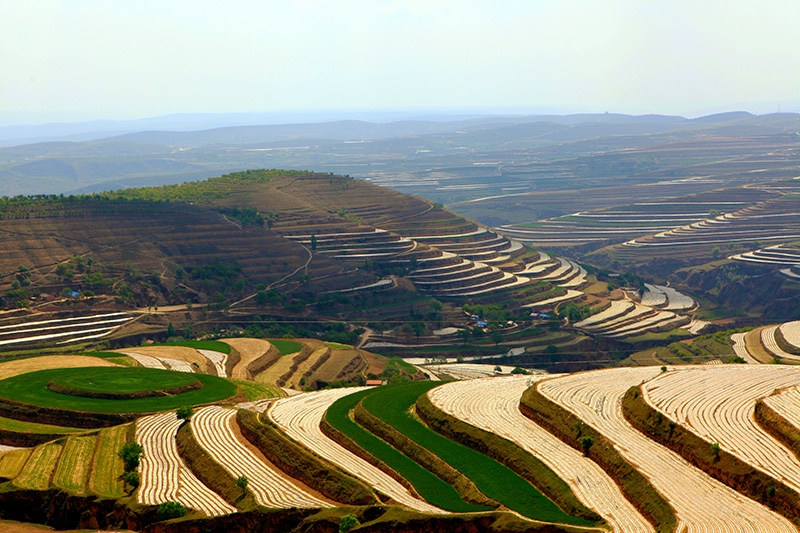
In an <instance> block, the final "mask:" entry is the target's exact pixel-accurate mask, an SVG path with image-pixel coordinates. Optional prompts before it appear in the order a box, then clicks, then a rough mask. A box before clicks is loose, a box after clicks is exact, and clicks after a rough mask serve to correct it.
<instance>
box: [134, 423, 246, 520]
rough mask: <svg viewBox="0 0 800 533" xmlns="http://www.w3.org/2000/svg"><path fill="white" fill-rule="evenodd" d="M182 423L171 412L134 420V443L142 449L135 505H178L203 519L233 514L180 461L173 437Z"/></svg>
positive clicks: (225, 503)
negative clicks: (194, 511)
mask: <svg viewBox="0 0 800 533" xmlns="http://www.w3.org/2000/svg"><path fill="white" fill-rule="evenodd" d="M182 422H183V421H182V420H179V419H178V418H177V417H176V416H175V413H174V412H169V413H161V414H157V415H151V416H146V417H143V418H140V419H139V420H137V421H136V442H138V443H139V444H141V445H142V447H143V448H144V454H143V455H142V459H141V465H140V467H139V475H140V478H141V484H140V485H139V490H138V491H137V498H138V500H139V503H142V504H145V505H160V504H161V503H163V502H167V501H172V502H179V503H181V504H183V505H184V506H186V507H187V508H189V509H197V510H198V511H200V512H202V513H203V514H205V515H206V516H220V515H225V514H229V513H233V512H236V509H235V508H233V507H232V506H231V505H230V504H228V503H227V502H226V501H225V500H223V499H222V498H221V497H220V496H219V495H218V494H216V493H215V492H214V491H212V490H211V489H209V488H208V487H206V486H205V485H204V484H203V483H202V482H201V481H200V480H199V479H197V478H196V477H195V475H194V474H193V473H192V471H191V470H189V468H187V467H186V465H185V464H184V462H183V460H181V458H180V455H178V446H177V444H176V442H175V438H176V435H177V433H178V428H179V427H180V425H181V423H182Z"/></svg>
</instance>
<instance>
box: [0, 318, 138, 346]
mask: <svg viewBox="0 0 800 533" xmlns="http://www.w3.org/2000/svg"><path fill="white" fill-rule="evenodd" d="M136 318H137V317H136V316H135V315H132V314H130V313H123V312H119V313H102V314H95V315H89V316H83V317H72V318H61V319H51V320H33V321H30V320H28V321H23V322H18V323H15V324H10V325H4V326H0V348H16V347H17V345H26V344H31V343H39V344H41V343H47V344H51V343H55V344H71V343H76V342H82V341H88V340H93V339H99V338H102V337H105V336H107V335H110V334H111V333H113V332H115V331H116V330H118V329H119V328H121V327H122V326H124V325H126V324H128V323H130V322H132V321H133V320H135V319H136Z"/></svg>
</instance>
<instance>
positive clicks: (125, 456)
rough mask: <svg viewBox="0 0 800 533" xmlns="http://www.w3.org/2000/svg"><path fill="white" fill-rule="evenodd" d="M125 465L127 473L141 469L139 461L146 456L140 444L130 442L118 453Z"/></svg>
mask: <svg viewBox="0 0 800 533" xmlns="http://www.w3.org/2000/svg"><path fill="white" fill-rule="evenodd" d="M117 455H119V457H120V459H122V462H123V463H125V472H133V471H134V470H136V469H137V468H138V467H139V459H140V458H141V456H142V455H144V448H143V447H142V445H141V444H139V443H138V442H128V443H126V444H125V445H124V446H122V449H121V450H120V451H119V452H118V453H117Z"/></svg>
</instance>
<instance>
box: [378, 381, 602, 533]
mask: <svg viewBox="0 0 800 533" xmlns="http://www.w3.org/2000/svg"><path fill="white" fill-rule="evenodd" d="M437 385H439V384H438V383H435V382H434V383H431V382H424V381H423V382H415V383H404V384H399V385H395V386H390V387H389V386H387V387H380V388H378V389H375V390H374V391H373V393H372V394H367V395H366V396H365V397H364V401H363V404H364V408H365V409H367V410H368V411H369V412H371V413H372V414H374V415H375V416H377V417H378V418H380V419H381V420H382V421H384V422H386V423H388V424H390V425H391V426H392V427H393V428H394V429H396V430H397V431H399V432H400V433H402V434H404V435H406V436H407V437H409V438H411V439H412V440H414V441H415V442H417V443H418V444H420V445H422V446H423V447H424V448H426V449H428V450H430V451H431V452H433V453H434V454H435V455H437V456H439V457H440V458H442V459H443V460H444V461H445V462H447V463H448V464H449V465H450V466H452V467H453V468H455V469H456V470H457V471H459V472H461V473H463V474H464V475H465V476H467V477H468V478H469V479H470V480H472V481H473V482H474V483H475V486H476V487H477V488H478V490H480V491H481V492H482V493H483V494H485V495H486V496H488V497H489V498H491V499H493V500H496V501H498V502H500V503H502V504H503V505H505V506H506V507H508V508H509V509H512V510H514V511H516V512H518V513H520V514H522V515H523V516H527V517H529V518H532V519H535V520H542V521H546V522H560V523H568V524H576V525H587V526H588V525H591V524H590V523H589V522H587V521H585V520H581V519H577V518H575V517H572V516H569V515H567V514H566V513H564V512H563V511H561V509H559V508H558V507H557V506H556V505H555V504H554V503H553V502H551V501H550V500H548V499H547V498H545V497H544V496H543V495H542V494H541V493H540V492H539V491H538V490H536V489H535V488H534V487H533V486H532V485H531V484H530V483H529V482H528V481H526V480H524V479H523V478H521V477H520V476H519V475H517V474H516V473H514V472H513V471H511V470H510V469H508V468H507V467H506V466H504V465H502V464H500V463H498V462H497V461H495V460H494V459H491V458H489V457H488V456H486V455H484V454H482V453H479V452H477V451H475V450H473V449H471V448H468V447H466V446H463V445H461V444H458V443H457V442H454V441H451V440H450V439H448V438H446V437H443V436H442V435H439V434H438V433H436V432H435V431H433V430H431V429H429V428H428V427H427V426H425V425H424V424H422V423H421V422H420V421H419V420H418V419H417V418H415V417H413V416H412V415H411V414H410V413H409V409H411V408H412V407H413V406H414V404H415V403H416V401H417V398H419V397H420V395H422V394H425V393H426V392H428V391H429V390H431V389H432V388H434V387H436V386H437Z"/></svg>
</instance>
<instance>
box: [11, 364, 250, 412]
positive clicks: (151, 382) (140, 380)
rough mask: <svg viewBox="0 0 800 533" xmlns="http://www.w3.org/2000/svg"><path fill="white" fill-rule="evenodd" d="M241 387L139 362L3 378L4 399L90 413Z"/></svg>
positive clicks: (160, 406) (227, 393) (196, 400)
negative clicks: (62, 389)
mask: <svg viewBox="0 0 800 533" xmlns="http://www.w3.org/2000/svg"><path fill="white" fill-rule="evenodd" d="M195 380H197V381H199V382H200V383H201V384H202V387H201V388H199V389H194V390H190V391H187V392H184V393H181V394H175V395H167V396H155V397H147V398H131V399H100V398H86V397H82V396H72V395H68V394H59V393H57V392H54V391H51V390H49V389H48V388H47V384H48V383H49V382H51V381H54V382H58V383H65V384H66V383H70V384H73V385H75V386H76V388H83V389H86V388H87V387H88V388H90V389H91V390H92V391H94V392H114V393H119V392H142V391H143V390H164V389H170V388H173V387H175V386H176V384H178V385H177V386H180V384H187V383H192V382H194V381H195ZM237 391H238V389H237V387H236V385H234V384H233V383H230V382H229V381H227V380H224V379H221V378H218V377H216V376H208V375H205V374H181V373H178V372H172V371H169V370H156V369H150V368H138V367H124V368H123V367H120V368H116V367H91V368H64V369H60V368H59V369H49V370H39V371H37V372H29V373H27V374H21V375H18V376H14V377H11V378H8V379H4V380H0V399H3V398H4V399H7V400H12V401H16V402H22V403H26V404H30V405H35V406H39V407H49V408H56V409H66V410H70V411H84V412H89V413H148V412H153V411H166V410H169V409H175V408H177V407H181V406H183V405H198V404H206V403H213V402H219V401H222V400H225V399H227V398H230V397H231V396H233V395H235V394H236V392H237Z"/></svg>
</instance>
